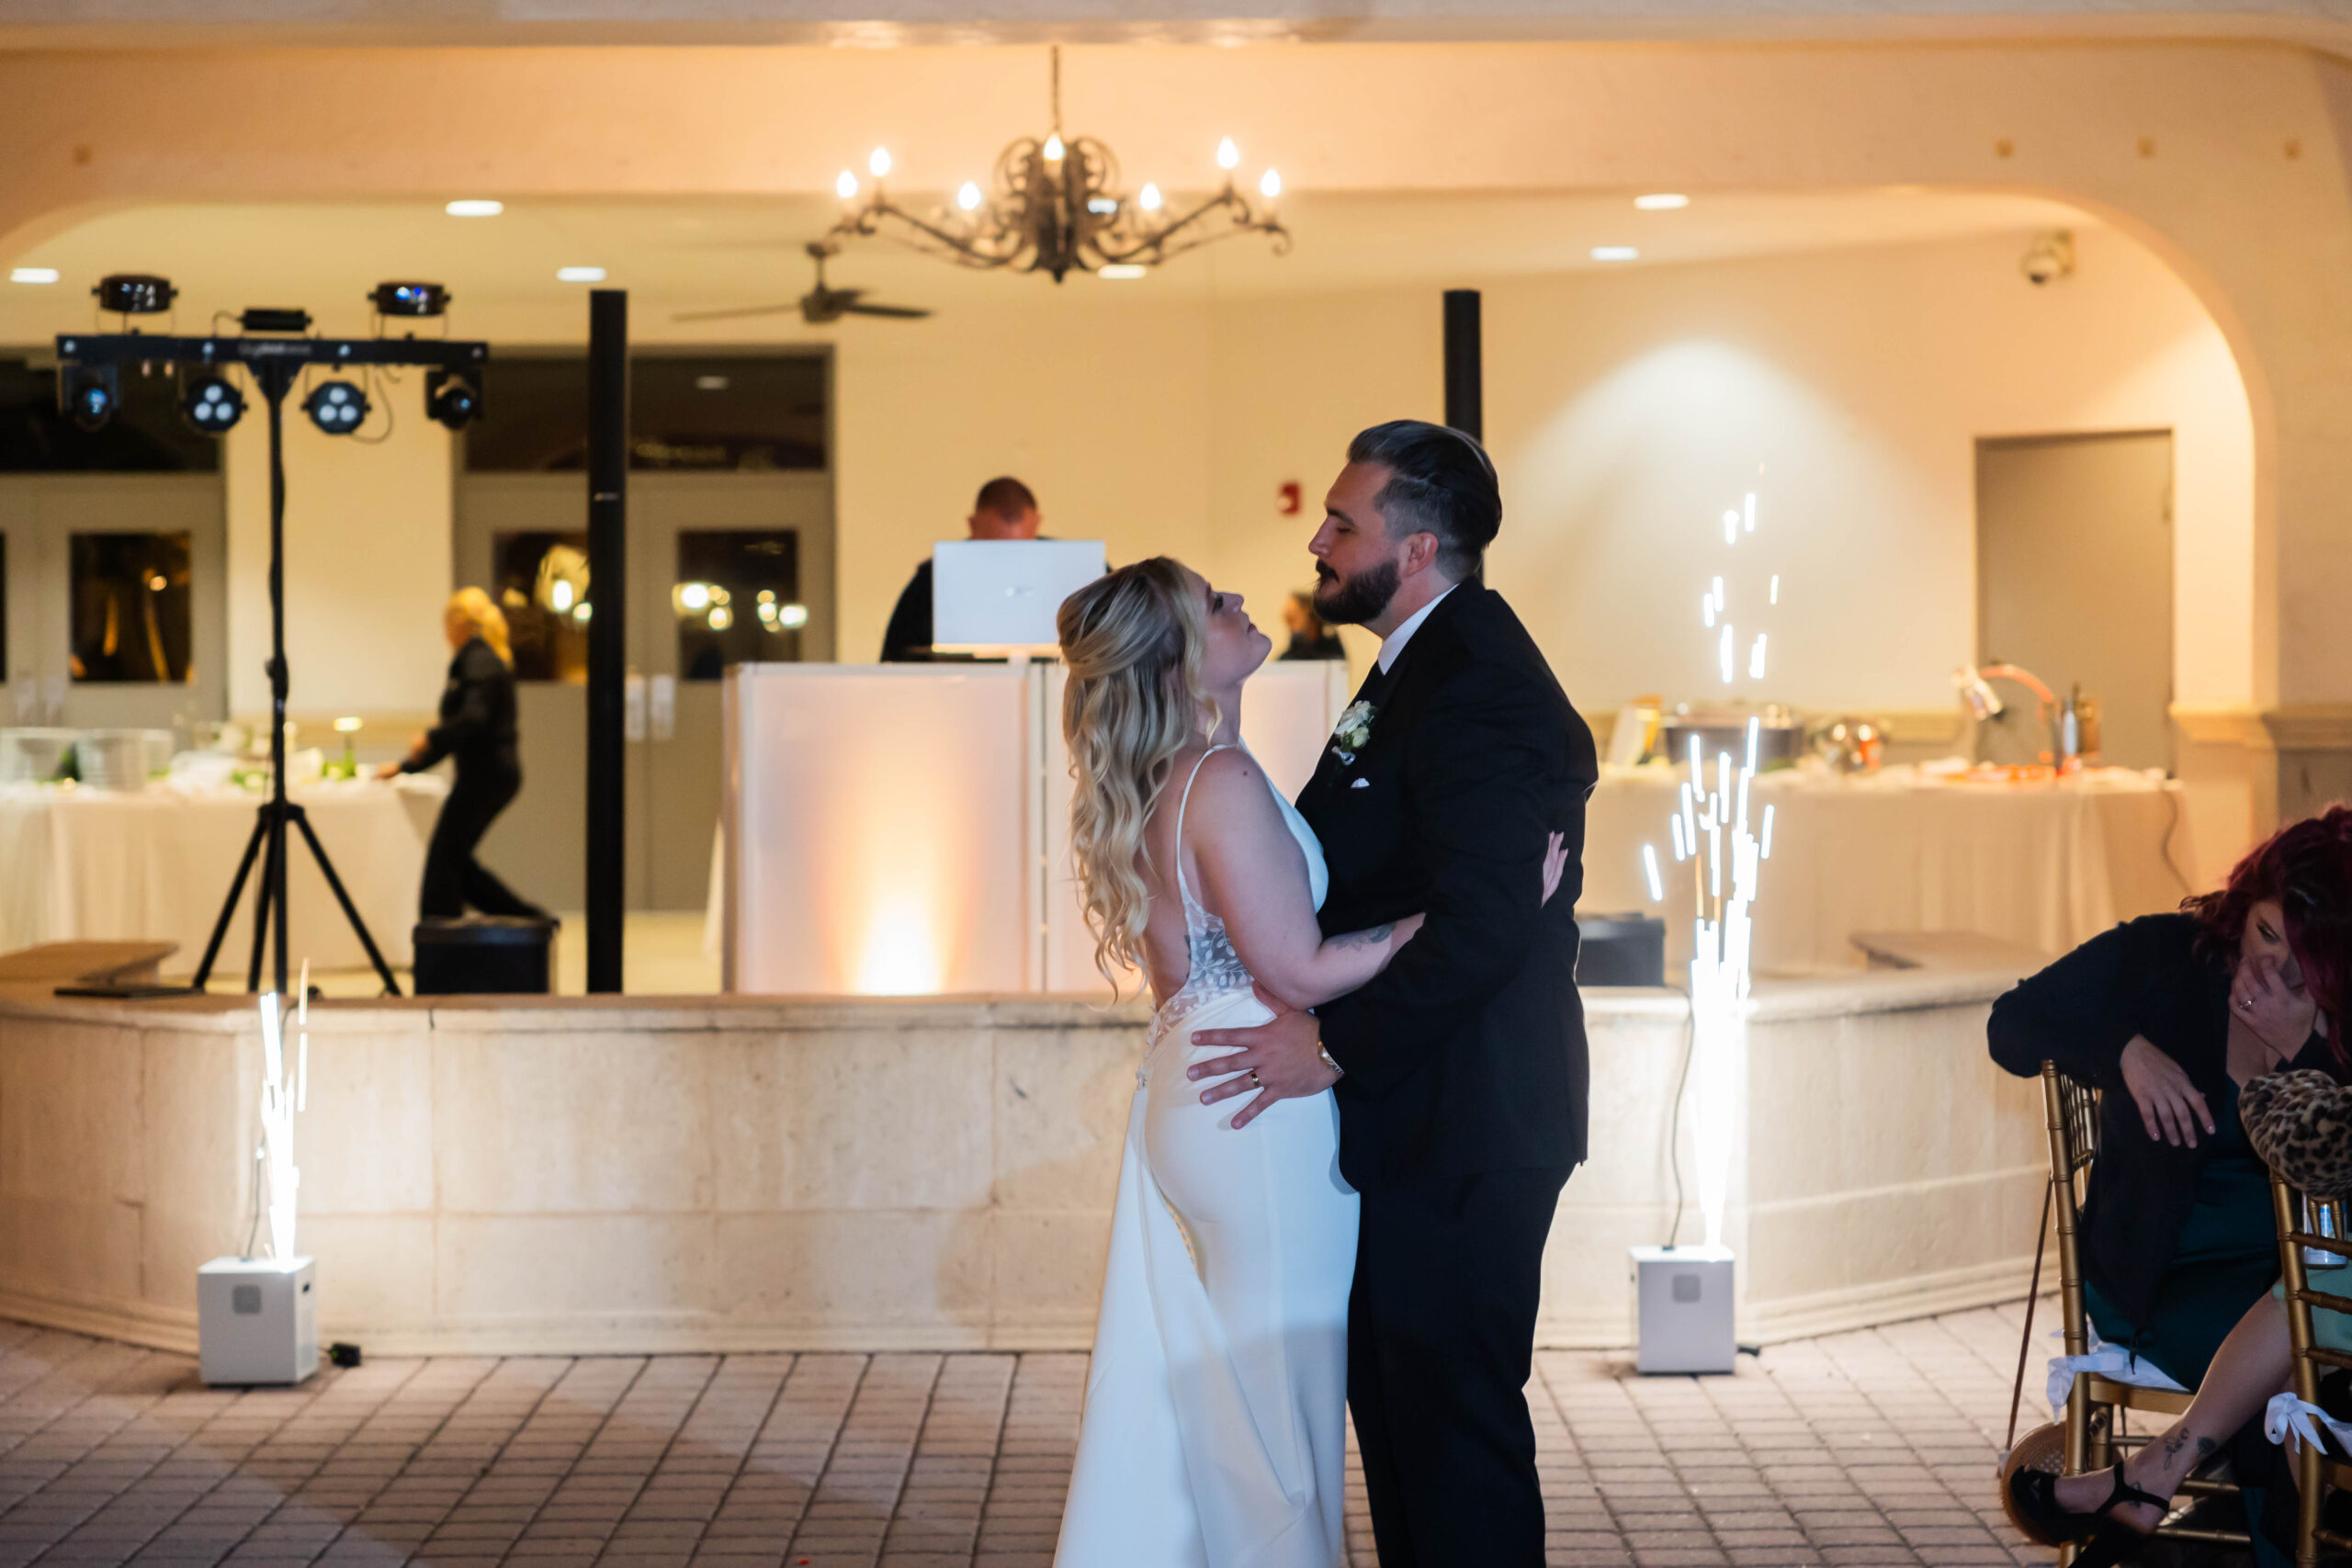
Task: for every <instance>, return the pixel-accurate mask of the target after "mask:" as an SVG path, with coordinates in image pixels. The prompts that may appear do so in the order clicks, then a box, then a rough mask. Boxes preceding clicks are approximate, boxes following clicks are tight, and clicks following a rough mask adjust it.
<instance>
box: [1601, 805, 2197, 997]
mask: <svg viewBox="0 0 2352 1568" xmlns="http://www.w3.org/2000/svg"><path fill="white" fill-rule="evenodd" d="M1685 776H1686V774H1685V773H1684V772H1683V771H1682V770H1680V769H1676V768H1666V767H1646V768H1611V769H1608V770H1605V776H1604V777H1603V778H1602V779H1601V782H1600V788H1599V789H1597V790H1596V791H1595V792H1594V794H1593V797H1592V802H1591V806H1590V808H1589V814H1588V816H1587V818H1586V832H1585V852H1584V874H1585V893H1584V897H1582V898H1581V899H1580V900H1579V901H1578V908H1579V909H1580V910H1582V911H1583V912H1585V913H1588V914H1600V913H1604V912H1615V911H1619V910H1639V911H1643V912H1645V913H1649V914H1655V915H1662V916H1664V917H1665V919H1666V922H1667V966H1668V976H1669V978H1671V977H1673V976H1677V975H1679V973H1680V970H1681V966H1682V965H1684V964H1688V963H1689V961H1690V956H1691V893H1690V890H1689V888H1688V886H1687V883H1683V884H1678V882H1677V879H1676V876H1675V873H1676V870H1677V867H1676V865H1675V863H1674V852H1673V848H1672V840H1671V839H1670V837H1669V835H1668V817H1669V816H1670V815H1671V814H1672V812H1673V810H1674V808H1675V805H1676V802H1677V800H1678V798H1679V788H1680V784H1681V781H1682V779H1683V778H1684V777H1685ZM1754 792H1755V793H1754V798H1753V801H1752V802H1751V805H1750V808H1749V809H1750V815H1751V818H1752V819H1753V818H1761V816H1762V813H1763V809H1764V807H1766V806H1767V805H1770V806H1771V807H1773V808H1774V809H1773V842H1772V858H1771V860H1770V862H1769V863H1767V864H1766V865H1765V866H1764V868H1763V874H1762V876H1761V879H1760V887H1759V891H1758V896H1757V899H1756V906H1755V918H1756V968H1757V971H1758V973H1760V974H1778V975H1802V974H1815V973H1820V972H1823V971H1826V970H1835V969H1849V968H1853V967H1856V966H1858V965H1860V964H1861V963H1862V956H1861V954H1860V953H1859V952H1858V951H1856V949H1855V948H1854V946H1853V945H1852V942H1851V940H1850V939H1851V938H1852V937H1853V935H1854V934H1855V933H1856V932H1859V931H1977V932H1982V933H1984V934H1985V935H1988V936H1995V937H2001V938H2004V939H2007V940H2008V941H2011V942H2021V943H2024V944H2026V945H2027V946H2030V947H2033V948H2038V949H2040V950H2041V952H2043V953H2051V954H2053V955H2054V954H2056V953H2063V952H2064V951H2066V950H2067V949H2069V948H2071V947H2074V946H2075V944H2077V943H2078V942H2084V941H2086V940H2087V939H2089V938H2091V937H2094V936H2096V935H2098V933H2099V932H2100V931H2105V930H2107V929H2108V928H2109V926H2111V925H2113V924H2115V923H2116V922H2117V921H2118V920H2125V919H2131V918H2132V917H2133V916H2136V915H2144V914H2152V913H2154V912H2155V911H2157V910H2161V909H2169V908H2173V907H2175V906H2176V905H2177V904H2178V903H2179V902H2180V900H2181V898H2182V897H2183V896H2184V895H2186V894H2187V893H2188V892H2189V891H2191V889H2190V888H2189V886H2188V884H2187V882H2186V881H2185V880H2184V878H2183V877H2182V875H2181V874H2179V873H2178V872H2177V871H2176V870H2175V869H2174V868H2175V867H2187V866H2190V865H2193V864H2195V863H2196V857H2195V855H2194V854H2193V853H2192V852H2191V849H2190V846H2189V842H2188V822H2187V820H2186V818H2185V816H2184V813H2183V810H2182V807H2183V796H2182V792H2181V786H2180V784H2178V783H2177V782H2176V781H2168V780H2164V779H2157V778H2150V777H2148V776H2147V775H2145V774H2143V773H2135V772H2132V771H2131V770H2128V769H2122V768H2103V769H2095V770H2091V771H2089V772H2086V773H2080V774H2077V775H2075V776H2073V777H2070V778H2066V779H2063V780H2052V779H2051V778H2049V777H2047V776H2044V777H2041V778H2040V779H2037V780H2031V781H2007V780H1997V779H1994V778H1992V777H1990V776H1988V775H1983V774H1959V773H1937V772H1933V771H1929V770H1924V769H1920V768H1913V767H1898V768H1887V769H1884V770H1883V771H1882V772H1880V773H1871V774H1861V775H1857V776H1853V777H1846V776H1842V775H1838V774H1834V773H1813V772H1803V771H1797V770H1791V771H1787V772H1783V773H1766V774H1763V775H1761V776H1759V777H1758V779H1757V781H1756V784H1755V786H1754ZM1645 843H1646V844H1652V845H1655V846H1656V847H1657V856H1658V861H1659V864H1660V868H1661V870H1662V871H1663V873H1664V874H1665V881H1666V885H1667V886H1666V892H1667V897H1666V899H1665V900H1664V901H1663V902H1662V903H1661V902H1659V901H1657V900H1654V899H1653V898H1652V897H1650V891H1649V887H1648V885H1647V878H1646V876H1645V874H1644V872H1643V869H1642V846H1643V845H1644V844H1645ZM1681 869H1682V870H1683V872H1684V874H1685V875H1686V876H1687V874H1688V869H1689V868H1688V867H1687V866H1685V867H1683V868H1681Z"/></svg>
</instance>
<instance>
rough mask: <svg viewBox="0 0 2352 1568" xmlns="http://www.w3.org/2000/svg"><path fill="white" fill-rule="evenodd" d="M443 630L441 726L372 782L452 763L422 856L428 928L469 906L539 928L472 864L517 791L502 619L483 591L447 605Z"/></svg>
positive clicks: (464, 591) (519, 775)
mask: <svg viewBox="0 0 2352 1568" xmlns="http://www.w3.org/2000/svg"><path fill="white" fill-rule="evenodd" d="M441 625H442V629H443V630H444V631H445V632H447V634H448V637H449V646H450V647H452V648H454V649H457V650H458V656H457V657H456V658H455V659H453V660H450V661H449V683H448V684H447V685H446V686H444V687H442V689H441V722H440V723H439V724H437V725H435V726H434V728H431V729H429V730H427V731H425V732H424V734H423V735H420V736H418V737H417V738H416V743H415V744H414V745H413V746H412V747H410V749H409V754H408V759H407V761H402V762H397V763H392V762H388V763H386V764H385V765H384V767H383V768H382V770H381V771H380V773H379V777H390V775H391V774H393V773H420V772H422V771H423V770H424V769H426V768H429V767H432V766H433V765H434V764H435V762H438V761H440V760H441V759H442V758H444V757H454V758H456V759H457V762H458V778H457V783H456V784H453V785H452V786H451V787H450V790H449V798H448V799H447V800H446V801H444V802H443V803H442V806H441V816H440V819H439V820H438V821H436V822H435V823H434V825H433V842H432V844H431V845H430V846H429V847H427V849H426V850H425V852H424V893H423V895H422V896H421V897H419V899H418V901H417V902H418V906H419V909H420V912H421V913H422V914H423V915H424V918H425V919H435V917H442V918H447V919H455V918H457V917H458V916H460V915H462V914H464V913H465V912H466V906H467V905H469V904H470V905H472V906H473V907H474V908H477V909H479V910H481V912H482V913H483V914H485V915H526V916H529V917H531V918H533V919H546V918H547V911H546V910H544V909H542V908H539V907H538V906H537V905H536V904H532V903H529V902H527V901H526V900H525V899H523V898H520V897H516V896H515V894H514V893H513V892H512V891H511V890H510V889H509V888H508V887H507V886H506V885H505V884H504V883H503V882H501V881H499V880H498V878H497V877H495V876H492V874H490V872H489V871H488V870H487V869H485V868H484V867H483V865H482V863H481V862H480V861H478V860H476V859H474V847H475V846H476V845H477V844H479V843H481V836H482V834H483V833H485V832H487V831H488V830H489V829H490V824H491V821H492V818H495V817H496V816H497V815H498V814H499V813H500V812H502V811H503V810H505V809H506V805H507V803H508V802H509V801H511V800H513V799H514V798H515V792H516V791H518V790H520V789H521V788H522V787H523V763H522V759H521V757H520V756H519V755H518V754H517V752H516V750H515V737H516V730H515V676H514V673H513V672H512V671H510V670H509V669H508V668H507V666H508V665H509V664H510V663H511V662H512V661H513V657H514V656H513V655H512V654H511V653H509V652H508V651H507V643H506V617H505V616H504V615H502V614H501V613H500V612H499V608H498V606H497V605H495V604H492V603H491V600H490V595H489V594H487V593H484V592H482V591H481V589H479V588H460V589H459V590H458V592H455V593H453V594H451V595H450V596H449V603H448V606H447V608H446V609H444V610H443V611H442V613H441Z"/></svg>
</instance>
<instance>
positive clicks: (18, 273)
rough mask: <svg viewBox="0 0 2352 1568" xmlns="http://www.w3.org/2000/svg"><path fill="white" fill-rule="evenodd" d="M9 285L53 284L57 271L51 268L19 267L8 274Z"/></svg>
mask: <svg viewBox="0 0 2352 1568" xmlns="http://www.w3.org/2000/svg"><path fill="white" fill-rule="evenodd" d="M8 281H9V282H11V283H54V282H56V281H57V269H56V268H55V267H53V266H20V267H17V269H16V270H15V271H13V272H11V273H9V274H8Z"/></svg>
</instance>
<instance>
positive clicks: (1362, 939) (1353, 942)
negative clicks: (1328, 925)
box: [1331, 920, 1397, 947]
mask: <svg viewBox="0 0 2352 1568" xmlns="http://www.w3.org/2000/svg"><path fill="white" fill-rule="evenodd" d="M1396 929H1397V922H1396V921H1394V920H1389V921H1387V922H1385V923H1384V924H1381V925H1376V926H1373V927H1370V928H1368V929H1366V930H1363V931H1349V932H1347V933H1346V934H1344V935H1341V936H1335V937H1333V938H1332V939H1331V945H1332V946H1333V947H1378V946H1379V945H1380V944H1381V943H1382V942H1386V941H1387V940H1388V938H1389V934H1390V933H1391V932H1393V931H1396Z"/></svg>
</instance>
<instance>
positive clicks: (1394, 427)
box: [1348, 419, 1503, 582]
mask: <svg viewBox="0 0 2352 1568" xmlns="http://www.w3.org/2000/svg"><path fill="white" fill-rule="evenodd" d="M1348 461H1349V462H1351V463H1378V464H1380V465H1382V466H1383V467H1384V468H1387V470H1388V482H1387V483H1386V484H1385V485H1382V486H1381V487H1380V493H1379V495H1377V496H1375V497H1374V499H1373V504H1374V505H1375V506H1377V507H1379V508H1380V517H1381V522H1382V524H1383V525H1384V526H1385V527H1386V528H1387V530H1388V536H1389V537H1390V538H1391V539H1397V538H1402V537H1403V536H1405V535H1407V534H1434V535H1435V536H1437V569H1438V570H1440V571H1442V572H1443V573H1444V574H1445V575H1446V576H1448V577H1450V578H1452V579H1453V581H1456V582H1464V581H1468V580H1469V579H1471V578H1473V577H1476V575H1477V574H1478V567H1479V563H1480V562H1481V561H1482V560H1483V559H1484V558H1485V557H1486V551H1487V546H1488V545H1490V544H1492V543H1493V542H1494V537H1495V535H1496V534H1497V533H1498V532H1499V531H1500V529H1501V528H1502V525H1503V497H1502V491H1501V489H1500V488H1499V487H1498V485H1497V484H1496V482H1495V465H1494V464H1493V463H1492V462H1491V461H1490V460H1488V458H1487V449H1486V448H1485V447H1484V446H1479V445H1478V441H1477V438H1476V436H1473V435H1467V434H1464V433H1463V432H1461V431H1459V430H1455V429H1453V428H1452V427H1450V426H1447V425H1442V424H1431V423H1429V422H1428V421H1427V420H1419V419H1392V420H1390V421H1389V422H1388V423H1386V424H1375V425H1374V426H1373V427H1372V428H1371V429H1370V430H1366V431H1363V432H1361V433H1360V434H1358V435H1357V436H1356V438H1355V439H1354V440H1353V441H1351V442H1349V443H1348Z"/></svg>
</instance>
